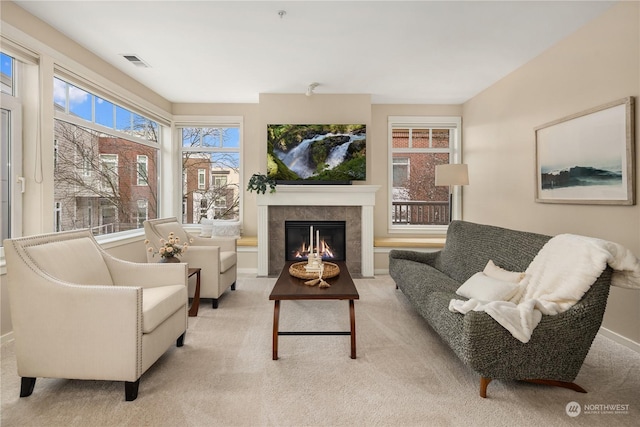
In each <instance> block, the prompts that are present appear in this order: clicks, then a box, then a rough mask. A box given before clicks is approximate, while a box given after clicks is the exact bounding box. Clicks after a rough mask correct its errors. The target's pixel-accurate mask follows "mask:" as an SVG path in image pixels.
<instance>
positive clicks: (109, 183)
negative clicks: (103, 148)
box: [100, 154, 118, 193]
mask: <svg viewBox="0 0 640 427" xmlns="http://www.w3.org/2000/svg"><path fill="white" fill-rule="evenodd" d="M100 185H101V187H102V190H103V191H104V192H109V191H111V192H113V193H115V192H116V190H117V189H118V155H117V154H100Z"/></svg>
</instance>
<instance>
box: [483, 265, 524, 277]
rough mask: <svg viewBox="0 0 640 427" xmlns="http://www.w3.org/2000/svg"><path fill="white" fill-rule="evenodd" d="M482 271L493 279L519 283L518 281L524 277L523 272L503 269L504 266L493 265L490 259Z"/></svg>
mask: <svg viewBox="0 0 640 427" xmlns="http://www.w3.org/2000/svg"><path fill="white" fill-rule="evenodd" d="M483 273H484V274H486V275H487V276H489V277H492V278H494V279H498V280H504V281H505V282H511V283H520V281H521V280H522V279H524V273H518V272H515V271H508V270H505V269H504V268H501V267H498V266H497V265H495V264H494V263H493V261H492V260H489V262H488V263H487V266H486V267H485V268H484V271H483Z"/></svg>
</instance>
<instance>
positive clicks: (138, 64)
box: [122, 54, 149, 68]
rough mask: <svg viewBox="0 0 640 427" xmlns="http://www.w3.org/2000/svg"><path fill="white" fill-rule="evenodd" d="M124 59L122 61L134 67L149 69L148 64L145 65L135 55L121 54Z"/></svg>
mask: <svg viewBox="0 0 640 427" xmlns="http://www.w3.org/2000/svg"><path fill="white" fill-rule="evenodd" d="M122 56H123V57H124V59H126V60H127V61H129V62H131V63H132V64H133V65H135V66H136V67H142V68H149V64H147V63H146V62H144V61H143V60H142V59H140V58H139V57H138V56H136V55H127V54H123V55H122Z"/></svg>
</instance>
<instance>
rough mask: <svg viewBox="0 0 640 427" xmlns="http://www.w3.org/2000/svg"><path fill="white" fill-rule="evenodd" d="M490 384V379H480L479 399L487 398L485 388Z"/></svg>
mask: <svg viewBox="0 0 640 427" xmlns="http://www.w3.org/2000/svg"><path fill="white" fill-rule="evenodd" d="M490 382H491V378H485V377H480V397H482V398H486V397H487V386H488V385H489V383H490Z"/></svg>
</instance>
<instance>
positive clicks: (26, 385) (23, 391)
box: [20, 377, 36, 397]
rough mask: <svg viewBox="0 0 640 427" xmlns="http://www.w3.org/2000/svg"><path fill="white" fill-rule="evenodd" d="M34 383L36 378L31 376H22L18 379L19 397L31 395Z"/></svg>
mask: <svg viewBox="0 0 640 427" xmlns="http://www.w3.org/2000/svg"><path fill="white" fill-rule="evenodd" d="M35 385H36V379H35V378H33V377H22V378H21V380H20V397H27V396H31V393H33V388H34V387H35Z"/></svg>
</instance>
